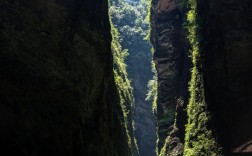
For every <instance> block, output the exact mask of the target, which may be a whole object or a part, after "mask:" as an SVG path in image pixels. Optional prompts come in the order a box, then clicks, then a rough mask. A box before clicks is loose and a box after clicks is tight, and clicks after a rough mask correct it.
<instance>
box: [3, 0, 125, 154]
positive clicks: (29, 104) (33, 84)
mask: <svg viewBox="0 0 252 156" xmlns="http://www.w3.org/2000/svg"><path fill="white" fill-rule="evenodd" d="M107 3H108V2H107V1H106V0H98V1H93V0H85V1H79V0H57V1H56V0H36V1H30V0H15V1H12V0H1V2H0V8H1V9H0V51H1V52H0V122H1V124H0V144H1V151H0V152H1V153H0V155H4V153H8V155H32V156H35V155H36V156H45V155H55V156H56V155H60V156H64V155H67V156H71V155H72V156H79V155H82V156H83V155H85V156H96V155H97V156H101V155H102V156H112V155H120V156H121V155H125V156H126V155H129V154H130V153H129V147H128V146H127V141H126V136H125V135H126V134H125V131H124V130H123V128H122V126H121V124H120V121H119V120H118V114H120V111H121V109H120V108H119V106H118V103H116V101H117V100H116V98H117V94H116V91H115V84H114V83H115V82H114V78H113V72H112V55H111V50H110V42H111V36H110V27H109V19H108V4H107Z"/></svg>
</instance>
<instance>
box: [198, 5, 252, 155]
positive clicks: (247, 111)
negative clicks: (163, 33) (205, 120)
mask: <svg viewBox="0 0 252 156" xmlns="http://www.w3.org/2000/svg"><path fill="white" fill-rule="evenodd" d="M204 10H206V9H204ZM202 12H203V14H206V18H205V19H206V22H205V26H204V27H203V28H204V29H203V32H204V39H205V40H206V43H207V44H206V46H205V48H204V54H205V55H204V63H205V68H204V73H205V77H204V80H205V84H206V85H205V88H206V91H207V92H206V93H207V94H206V97H207V100H208V101H209V105H210V107H211V109H212V112H213V113H214V114H215V119H216V122H218V123H217V124H218V132H219V133H220V141H221V143H222V144H223V145H224V147H226V149H227V151H231V150H234V149H236V148H237V147H239V146H241V147H242V146H243V145H245V144H246V145H245V146H244V147H243V148H240V149H238V150H237V152H240V151H246V150H247V149H249V147H250V151H252V150H251V143H250V144H249V143H247V142H249V141H251V138H252V133H251V132H252V125H251V124H250V123H251V121H252V115H251V114H252V102H251V101H252V97H251V94H252V90H251V88H252V82H251V80H252V72H251V71H252V62H251V60H252V53H251V48H252V14H251V12H252V2H251V1H250V0H242V1H239V0H231V1H225V0H209V1H208V9H207V11H202Z"/></svg>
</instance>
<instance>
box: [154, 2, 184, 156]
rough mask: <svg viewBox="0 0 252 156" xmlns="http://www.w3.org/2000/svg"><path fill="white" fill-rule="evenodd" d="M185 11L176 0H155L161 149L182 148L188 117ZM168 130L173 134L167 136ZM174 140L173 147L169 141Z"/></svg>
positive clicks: (155, 60) (159, 144) (155, 44)
mask: <svg viewBox="0 0 252 156" xmlns="http://www.w3.org/2000/svg"><path fill="white" fill-rule="evenodd" d="M182 11H183V10H180V9H179V5H178V3H177V2H176V1H175V0H153V1H152V6H151V42H152V44H153V46H154V49H155V52H154V62H155V64H156V69H157V75H158V98H157V114H156V115H157V122H158V123H157V124H158V139H159V140H158V150H159V153H160V150H161V148H162V147H164V145H165V146H167V148H170V150H169V152H171V151H172V149H173V148H174V147H175V146H178V147H177V148H180V151H183V145H182V144H183V140H184V128H185V121H186V113H185V111H184V109H185V106H186V102H184V101H185V100H186V99H187V96H186V95H187V83H188V71H189V67H188V59H187V53H186V51H185V46H184V44H183V42H184V39H183V34H182V19H183V14H182ZM176 111H177V112H178V113H176ZM175 114H177V115H176V117H177V119H176V120H177V121H176V123H174V121H175ZM169 133H171V134H170V136H173V137H169V138H167V137H168V135H169ZM166 139H167V141H166ZM171 143H172V144H173V145H172V147H170V145H169V144H171ZM181 143H182V144H181ZM175 144H176V145H175ZM168 146H169V147H168ZM164 148H166V147H164ZM164 150H165V149H164ZM168 154H169V153H168Z"/></svg>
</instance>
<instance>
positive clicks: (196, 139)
mask: <svg viewBox="0 0 252 156" xmlns="http://www.w3.org/2000/svg"><path fill="white" fill-rule="evenodd" d="M188 6H189V12H188V13H187V22H188V23H187V30H188V40H189V43H190V45H191V58H192V64H193V68H192V70H191V81H190V87H189V91H190V99H189V104H188V107H187V114H188V124H187V126H186V136H185V147H184V155H186V156H194V155H197V156H217V155H221V148H220V147H219V145H218V143H217V142H216V140H215V138H214V135H213V132H212V130H211V129H210V128H209V126H208V123H209V120H210V118H211V116H210V113H209V112H208V109H207V104H206V101H205V95H204V94H205V93H204V83H203V76H202V73H201V72H200V71H199V68H200V67H201V64H200V61H199V60H200V43H199V38H200V34H199V24H198V23H199V22H198V20H199V17H198V14H197V0H189V1H188Z"/></svg>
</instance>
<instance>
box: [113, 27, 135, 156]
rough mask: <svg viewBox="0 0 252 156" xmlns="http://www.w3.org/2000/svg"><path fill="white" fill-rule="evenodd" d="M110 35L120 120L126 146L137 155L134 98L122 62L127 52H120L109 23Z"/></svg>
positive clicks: (116, 36) (114, 33)
mask: <svg viewBox="0 0 252 156" xmlns="http://www.w3.org/2000/svg"><path fill="white" fill-rule="evenodd" d="M111 34H112V44H111V49H112V53H113V62H114V69H113V71H114V76H115V82H116V86H117V90H118V94H119V98H120V99H119V101H120V105H121V108H122V111H123V118H121V121H122V123H124V127H125V130H126V135H127V139H128V145H129V147H130V149H131V152H132V155H138V148H137V144H136V140H135V136H134V128H133V113H132V111H133V108H134V98H133V93H132V87H131V83H130V80H129V79H128V74H127V72H126V64H125V62H124V59H125V57H126V56H127V55H128V52H127V50H125V49H124V50H122V47H121V45H120V43H119V42H118V40H119V34H118V30H117V29H116V28H115V27H114V25H113V23H112V22H111Z"/></svg>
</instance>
